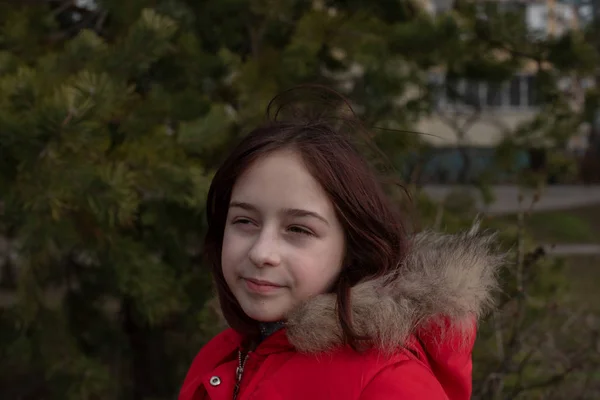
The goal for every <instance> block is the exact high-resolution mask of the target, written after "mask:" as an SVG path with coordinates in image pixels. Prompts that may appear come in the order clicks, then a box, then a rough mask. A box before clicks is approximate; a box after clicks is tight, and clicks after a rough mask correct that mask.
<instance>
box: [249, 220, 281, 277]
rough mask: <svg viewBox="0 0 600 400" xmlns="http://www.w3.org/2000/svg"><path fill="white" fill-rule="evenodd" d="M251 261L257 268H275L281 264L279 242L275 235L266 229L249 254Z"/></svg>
mask: <svg viewBox="0 0 600 400" xmlns="http://www.w3.org/2000/svg"><path fill="white" fill-rule="evenodd" d="M248 257H249V258H250V261H252V263H253V264H254V265H256V266H257V267H260V268H262V267H275V266H277V265H279V263H280V262H281V257H280V255H279V251H278V240H277V237H276V235H275V234H274V233H272V232H269V231H268V230H266V229H264V230H263V231H261V233H260V235H258V236H257V237H256V241H255V242H254V244H253V245H252V248H251V249H250V252H249V254H248Z"/></svg>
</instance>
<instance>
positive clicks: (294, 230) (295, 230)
mask: <svg viewBox="0 0 600 400" xmlns="http://www.w3.org/2000/svg"><path fill="white" fill-rule="evenodd" d="M288 230H289V231H290V232H292V233H299V234H301V235H307V236H315V234H314V233H312V232H311V231H309V230H308V229H306V228H303V227H301V226H295V225H294V226H290V227H289V228H288Z"/></svg>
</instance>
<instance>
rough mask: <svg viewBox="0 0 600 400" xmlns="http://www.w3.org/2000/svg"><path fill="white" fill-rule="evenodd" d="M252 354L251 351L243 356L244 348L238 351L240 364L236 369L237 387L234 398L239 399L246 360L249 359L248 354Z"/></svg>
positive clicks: (234, 390) (234, 399)
mask: <svg viewBox="0 0 600 400" xmlns="http://www.w3.org/2000/svg"><path fill="white" fill-rule="evenodd" d="M249 355H250V351H248V352H247V353H246V355H244V356H243V357H242V350H239V351H238V366H237V368H236V369H235V387H234V388H233V400H236V399H237V396H238V393H239V391H240V383H241V382H242V376H243V375H244V366H245V365H246V360H248V356H249Z"/></svg>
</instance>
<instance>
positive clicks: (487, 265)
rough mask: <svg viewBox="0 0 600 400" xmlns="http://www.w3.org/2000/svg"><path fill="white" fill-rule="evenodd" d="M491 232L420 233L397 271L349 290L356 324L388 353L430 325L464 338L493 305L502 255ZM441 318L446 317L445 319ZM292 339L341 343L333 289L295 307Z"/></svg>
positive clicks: (325, 345)
mask: <svg viewBox="0 0 600 400" xmlns="http://www.w3.org/2000/svg"><path fill="white" fill-rule="evenodd" d="M493 242H494V236H493V235H489V236H486V235H481V234H478V233H477V232H476V229H472V230H471V231H469V232H466V233H462V234H458V235H443V234H435V233H430V232H427V233H421V234H419V235H417V236H415V238H414V239H413V242H412V244H411V250H410V252H409V254H408V255H407V258H406V260H405V262H404V264H403V266H402V268H401V269H400V271H399V272H398V273H397V275H396V276H395V277H392V276H385V277H382V278H378V279H373V280H369V281H364V282H361V283H359V284H357V285H356V286H355V287H353V288H352V293H351V309H352V318H353V324H354V329H355V331H356V333H358V334H359V335H360V336H366V337H368V338H369V343H371V345H373V346H376V347H378V348H379V349H381V350H383V351H385V352H391V351H393V350H394V349H396V348H398V346H402V345H403V344H404V343H405V342H406V340H407V339H408V338H409V336H410V335H411V334H413V333H415V332H416V331H417V330H418V329H419V328H425V327H426V326H427V325H428V324H431V323H439V325H440V327H442V328H443V329H442V331H441V334H443V332H444V331H448V330H449V329H450V328H451V329H452V332H459V333H461V334H462V335H463V336H465V333H466V332H468V331H470V330H471V329H472V327H473V318H474V317H475V318H479V317H480V316H481V315H482V314H483V313H484V312H486V311H487V310H488V309H489V308H490V307H491V306H492V305H493V297H492V293H493V291H494V290H495V289H496V288H497V285H498V283H497V271H498V269H499V267H500V266H501V265H502V263H503V261H504V257H503V256H502V255H500V254H497V253H495V252H494V251H493V250H492V245H493ZM443 321H445V322H443ZM287 335H288V339H289V341H290V343H291V344H292V345H293V346H294V347H295V348H296V349H297V350H298V351H301V352H306V353H316V352H321V351H326V350H329V349H331V348H333V347H336V346H339V345H341V344H343V342H344V339H343V336H342V330H341V327H340V325H339V322H338V318H337V312H336V297H335V295H333V294H324V295H319V296H316V297H314V298H312V299H311V300H309V301H308V302H306V303H304V304H302V305H301V306H299V307H298V308H297V309H295V310H294V311H293V312H292V313H291V314H290V315H289V317H288V320H287Z"/></svg>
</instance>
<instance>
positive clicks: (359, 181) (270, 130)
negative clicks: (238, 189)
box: [204, 88, 407, 347]
mask: <svg viewBox="0 0 600 400" xmlns="http://www.w3.org/2000/svg"><path fill="white" fill-rule="evenodd" d="M313 89H314V88H313ZM320 90H321V92H320V93H321V94H323V93H325V94H327V95H331V91H330V90H329V89H326V88H320ZM297 91H298V89H296V91H294V89H292V91H290V92H284V93H285V95H286V96H288V97H287V98H289V95H290V94H291V93H293V94H296V92H297ZM334 95H335V96H337V100H338V101H339V100H340V99H343V98H342V97H341V96H340V95H337V94H335V92H334ZM282 96H283V94H282V95H280V96H278V97H276V98H275V99H274V100H272V101H271V103H270V104H269V107H268V109H267V115H268V116H269V118H268V122H267V123H265V124H264V125H262V126H260V127H258V128H257V129H254V130H253V131H252V132H250V133H249V134H248V135H246V136H245V137H244V138H243V139H242V140H241V142H240V143H239V144H238V145H237V146H236V147H235V148H234V149H233V151H232V152H231V153H230V154H229V156H228V157H227V159H226V160H225V161H224V162H223V164H222V165H221V167H220V168H219V169H218V170H217V172H216V174H215V176H214V178H213V180H212V183H211V186H210V189H209V192H208V199H207V203H206V212H207V219H208V232H207V234H206V237H205V246H204V251H205V255H206V257H207V260H208V262H209V263H210V265H211V267H212V273H213V276H214V278H215V281H216V287H217V292H218V296H219V300H220V304H221V309H222V311H223V314H224V316H225V318H226V320H227V322H228V323H229V325H230V326H231V327H232V328H234V329H235V330H237V331H239V332H241V333H242V334H246V335H249V336H254V335H256V334H257V333H258V324H257V322H256V321H255V320H252V319H251V318H250V317H248V316H247V315H246V314H245V313H244V311H243V310H242V309H241V307H240V305H239V303H238V302H237V300H236V299H235V297H234V295H233V294H232V293H231V291H230V289H229V287H228V285H227V283H226V282H225V278H224V277H223V271H222V268H221V249H222V245H223V234H224V229H225V221H226V218H227V212H228V208H229V201H230V199H231V193H232V189H233V186H234V184H235V182H236V180H237V179H238V177H239V176H240V175H241V174H242V173H243V172H244V171H245V170H246V169H247V168H248V167H249V166H250V165H251V164H252V163H253V162H254V161H255V160H256V159H258V158H260V157H264V156H265V155H267V154H269V153H272V152H274V151H277V150H282V149H293V150H295V151H297V152H298V153H299V154H300V155H301V157H302V158H303V160H304V162H305V163H306V166H307V168H308V170H309V171H310V173H311V174H312V175H313V177H314V178H315V179H316V180H317V181H318V182H319V183H320V184H321V186H322V187H323V189H324V190H325V192H326V193H327V195H328V196H329V198H330V200H331V201H332V203H333V205H334V209H335V210H336V213H337V216H338V218H339V219H340V222H341V224H342V226H343V228H344V231H345V235H346V255H345V259H344V265H343V268H342V272H341V274H340V276H339V278H338V280H337V282H336V284H335V286H334V288H333V291H334V292H335V293H336V294H337V310H338V317H339V322H340V325H341V327H342V330H343V332H344V336H345V340H346V342H347V343H349V344H350V345H351V346H353V347H355V345H356V341H357V340H360V339H362V338H361V337H358V336H357V335H356V334H355V332H354V329H353V328H352V320H351V312H350V310H351V307H350V289H351V287H352V286H354V285H355V284H357V283H358V282H359V281H361V280H363V279H366V278H371V277H378V276H383V275H386V274H389V273H393V272H394V271H395V270H397V269H398V268H399V266H400V265H401V263H402V261H403V258H404V255H405V253H406V251H405V249H406V244H407V235H406V232H405V230H404V225H403V223H402V219H401V216H400V212H399V209H398V208H396V207H394V206H393V204H392V202H391V200H390V199H389V198H388V197H387V196H386V194H385V192H384V190H383V187H382V185H381V184H380V181H379V179H378V174H377V173H376V172H375V170H374V169H373V168H372V167H371V166H370V164H369V162H368V161H367V160H366V158H365V157H363V156H362V155H361V153H360V151H359V150H358V147H357V145H356V144H355V143H354V140H353V135H352V133H356V131H357V129H356V128H357V127H358V126H360V124H359V123H358V121H357V119H356V118H353V119H352V118H347V117H344V118H338V117H336V118H332V117H327V116H326V114H325V113H324V112H323V110H324V108H323V105H324V104H323V102H322V101H320V100H322V98H320V99H317V100H314V101H313V102H312V103H311V102H308V103H306V102H305V103H304V104H303V105H302V106H301V107H298V106H297V105H296V106H294V107H293V110H292V113H291V114H293V115H292V116H291V117H288V118H283V119H282V118H281V116H282V115H283V114H284V111H286V109H285V107H286V106H289V104H290V103H288V104H283V105H281V104H280V105H279V107H277V108H276V104H277V101H280V100H281V98H282ZM329 103H331V101H329ZM307 104H308V108H313V110H312V111H311V110H309V109H307ZM343 104H344V105H345V106H346V109H349V110H351V107H350V106H349V104H348V103H347V102H346V101H345V100H343ZM333 109H334V110H335V112H336V114H338V115H339V110H340V107H334V108H333ZM299 110H300V111H299ZM288 115H289V112H288ZM352 115H354V114H353V112H352Z"/></svg>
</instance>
